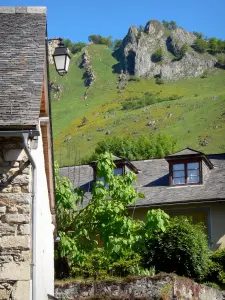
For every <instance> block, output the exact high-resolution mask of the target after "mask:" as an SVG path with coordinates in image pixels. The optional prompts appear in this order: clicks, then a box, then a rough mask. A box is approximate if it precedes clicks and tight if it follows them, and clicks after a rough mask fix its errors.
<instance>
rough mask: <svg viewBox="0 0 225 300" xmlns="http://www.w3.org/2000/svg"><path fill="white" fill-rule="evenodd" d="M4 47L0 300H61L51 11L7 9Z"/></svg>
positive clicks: (1, 15)
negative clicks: (56, 267) (56, 259)
mask: <svg viewBox="0 0 225 300" xmlns="http://www.w3.org/2000/svg"><path fill="white" fill-rule="evenodd" d="M0 40H1V47H0V299H4V300H6V299H11V300H28V299H32V300H35V299H36V300H45V299H53V298H52V297H51V295H54V257H53V255H54V228H55V203H54V184H53V168H52V163H53V162H52V140H51V119H50V104H49V92H48V62H47V48H46V8H44V7H0Z"/></svg>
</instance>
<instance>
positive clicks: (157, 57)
mask: <svg viewBox="0 0 225 300" xmlns="http://www.w3.org/2000/svg"><path fill="white" fill-rule="evenodd" d="M162 59H163V50H162V48H158V49H157V50H155V52H153V53H152V56H151V60H152V61H153V62H160V61H162Z"/></svg>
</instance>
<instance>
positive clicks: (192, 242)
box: [144, 217, 210, 280]
mask: <svg viewBox="0 0 225 300" xmlns="http://www.w3.org/2000/svg"><path fill="white" fill-rule="evenodd" d="M146 249H147V251H146V255H145V259H144V260H145V266H152V265H154V266H155V267H156V270H157V271H164V272H168V273H171V272H175V273H176V274H178V275H181V276H187V277H191V278H193V279H196V280H202V279H203V278H204V277H205V276H206V275H207V273H208V270H209V264H210V256H209V250H208V241H207V237H206V235H205V233H204V230H203V227H202V226H201V225H199V224H198V225H193V224H192V222H191V220H188V219H187V218H186V217H179V218H178V217H177V218H174V219H173V220H172V221H171V222H170V224H169V225H168V226H167V227H166V230H165V231H161V232H158V233H157V234H152V235H151V237H150V238H149V239H147V240H146Z"/></svg>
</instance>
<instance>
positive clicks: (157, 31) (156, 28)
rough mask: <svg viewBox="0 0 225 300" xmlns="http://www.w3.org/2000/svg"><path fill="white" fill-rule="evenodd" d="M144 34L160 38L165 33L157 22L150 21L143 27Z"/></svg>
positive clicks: (163, 28)
mask: <svg viewBox="0 0 225 300" xmlns="http://www.w3.org/2000/svg"><path fill="white" fill-rule="evenodd" d="M144 32H145V33H147V34H150V35H154V37H155V38H157V39H158V38H161V37H162V36H163V35H164V34H165V32H166V29H165V27H164V26H163V25H162V24H161V23H160V22H159V21H157V20H150V21H148V22H147V24H146V25H145V29H144Z"/></svg>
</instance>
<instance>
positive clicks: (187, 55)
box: [120, 20, 216, 80]
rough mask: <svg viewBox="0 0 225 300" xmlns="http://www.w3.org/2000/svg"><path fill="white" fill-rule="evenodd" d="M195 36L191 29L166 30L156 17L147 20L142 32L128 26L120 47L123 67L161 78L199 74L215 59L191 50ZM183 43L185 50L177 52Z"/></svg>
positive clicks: (175, 78) (141, 74)
mask: <svg viewBox="0 0 225 300" xmlns="http://www.w3.org/2000/svg"><path fill="white" fill-rule="evenodd" d="M195 39H196V36H195V35H194V34H193V33H191V32H188V31H186V30H184V29H183V28H181V27H177V28H175V29H173V30H168V29H167V28H165V27H164V26H163V25H162V24H161V23H160V22H159V21H157V20H150V21H148V22H147V24H146V26H145V28H144V32H139V31H138V29H137V28H136V27H135V26H131V27H130V28H129V30H128V33H127V35H126V36H125V38H124V39H123V42H122V45H121V48H120V53H121V57H120V60H121V64H122V66H123V70H124V72H126V73H129V74H131V75H135V76H145V77H155V76H158V77H163V79H165V80H177V79H180V78H185V77H193V76H200V75H202V74H203V72H204V70H205V69H212V68H213V67H214V66H215V63H216V59H215V57H214V56H212V55H210V54H199V53H197V52H195V51H194V50H193V49H192V47H191V45H192V44H193V42H194V41H195ZM184 45H185V48H186V50H185V51H183V52H184V53H182V56H181V52H182V51H181V49H182V47H183V46H184ZM159 50H160V51H159ZM157 51H158V53H159V52H160V53H162V58H161V59H160V60H158V61H156V60H155V59H154V55H155V53H156V52H157Z"/></svg>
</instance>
